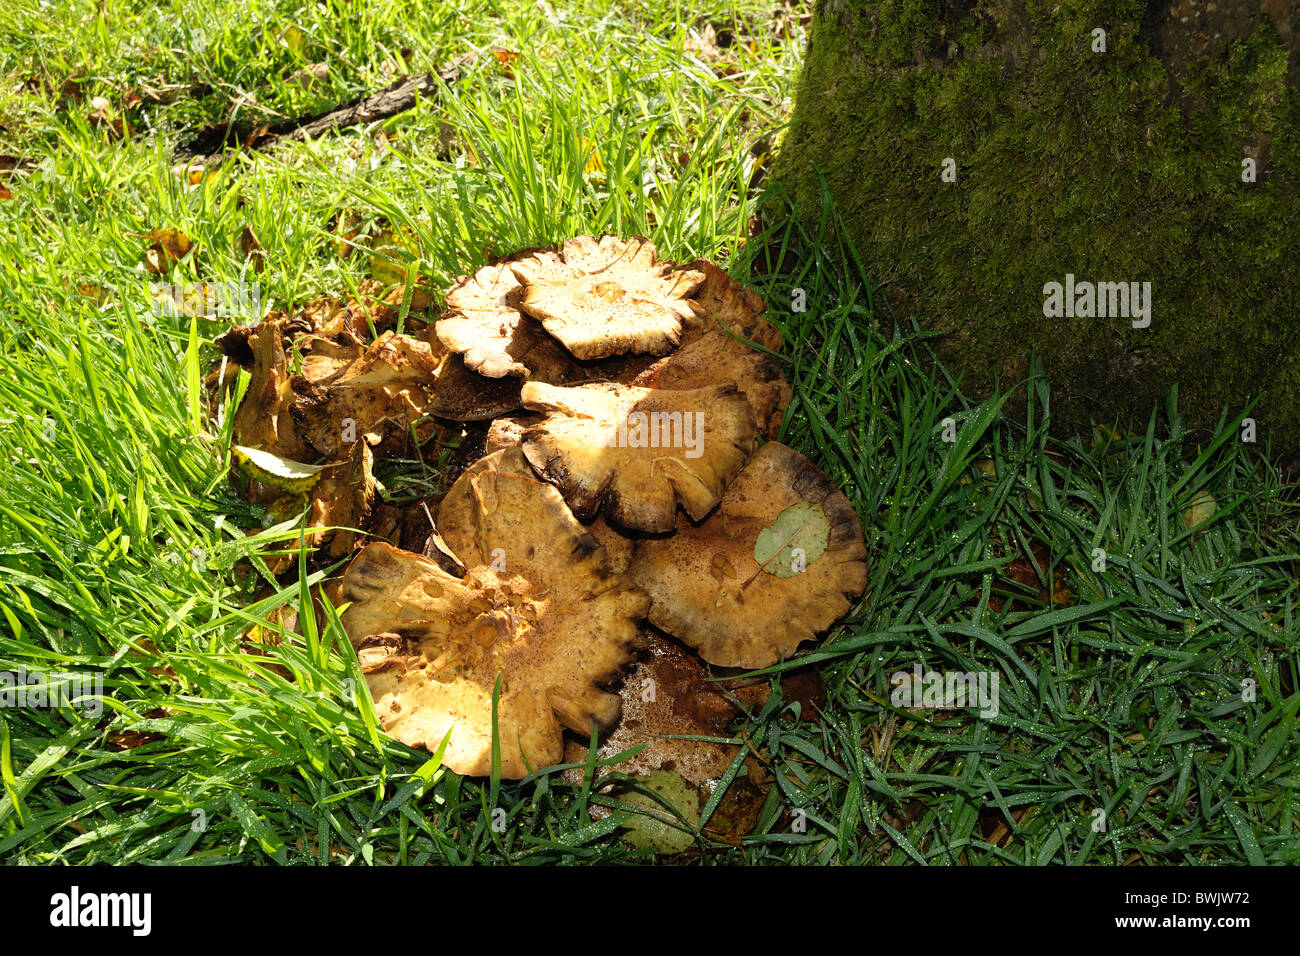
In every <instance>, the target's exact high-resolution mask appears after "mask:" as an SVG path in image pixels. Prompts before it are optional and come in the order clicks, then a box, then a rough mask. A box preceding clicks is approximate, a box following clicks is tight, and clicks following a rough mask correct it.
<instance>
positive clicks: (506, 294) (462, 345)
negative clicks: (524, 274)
mask: <svg viewBox="0 0 1300 956" xmlns="http://www.w3.org/2000/svg"><path fill="white" fill-rule="evenodd" d="M523 297H524V287H523V284H522V283H521V282H520V281H519V280H518V279H517V278H516V277H515V274H514V272H513V271H512V270H511V260H509V259H507V260H504V261H502V262H499V263H497V264H496V265H491V266H484V267H483V268H482V269H479V270H478V271H477V272H475V273H474V274H473V275H472V276H462V277H461V278H460V279H459V280H458V281H457V282H456V284H455V285H453V286H452V287H451V289H450V291H448V293H447V310H448V311H447V314H446V315H445V316H443V317H442V318H441V319H439V320H438V323H437V326H436V333H437V336H438V339H439V341H441V342H442V344H443V345H444V346H446V347H447V348H448V349H450V350H451V351H453V352H460V353H461V354H462V355H463V356H464V359H465V367H466V368H468V369H469V370H470V371H472V372H477V373H478V374H480V375H483V376H485V377H487V378H502V377H504V376H507V375H510V376H516V377H532V378H539V379H542V380H543V381H556V382H558V381H565V380H567V378H568V373H569V369H570V367H571V366H572V365H573V359H572V357H571V356H570V355H569V354H568V352H566V351H565V350H564V348H563V347H562V346H561V345H560V343H559V342H557V341H556V340H555V339H554V338H552V337H551V336H550V335H549V334H548V333H547V332H546V330H545V329H543V328H542V327H541V326H540V325H539V324H538V323H537V322H536V321H535V320H534V319H532V318H529V317H528V316H526V315H524V314H523V313H521V312H520V311H519V303H520V302H521V301H522V299H523Z"/></svg>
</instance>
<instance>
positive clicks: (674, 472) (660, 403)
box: [522, 382, 757, 532]
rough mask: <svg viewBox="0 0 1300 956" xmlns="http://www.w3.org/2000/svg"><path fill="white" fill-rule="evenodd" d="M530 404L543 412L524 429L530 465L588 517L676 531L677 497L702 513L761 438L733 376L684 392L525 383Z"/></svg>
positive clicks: (688, 509) (696, 513) (582, 516)
mask: <svg viewBox="0 0 1300 956" xmlns="http://www.w3.org/2000/svg"><path fill="white" fill-rule="evenodd" d="M522 398H523V403H524V406H525V407H526V408H528V409H530V410H533V411H541V412H545V413H546V417H545V418H543V419H542V421H541V422H540V423H538V424H537V425H535V426H533V427H532V428H530V429H529V430H528V431H527V432H525V433H524V436H523V445H522V447H523V450H524V454H525V455H526V456H527V458H528V461H529V463H530V464H531V465H532V466H533V468H534V469H535V470H536V471H537V473H538V474H539V475H541V476H542V477H543V478H545V479H546V480H548V481H550V482H552V483H554V484H555V485H556V486H557V487H558V488H559V489H560V492H561V493H562V494H563V495H564V500H565V501H567V502H568V503H569V507H570V508H572V509H573V513H574V514H575V515H577V516H578V517H579V518H580V519H584V520H585V519H589V518H591V517H592V516H594V515H595V514H596V512H597V511H598V510H599V509H601V507H602V506H603V507H604V510H605V514H606V516H607V517H608V518H609V519H610V521H612V522H613V523H614V524H617V525H621V526H623V527H626V528H634V529H636V530H639V531H649V532H663V531H671V530H672V529H673V527H674V526H675V525H676V522H677V511H676V509H677V505H678V504H680V505H681V506H682V507H683V508H684V509H685V511H686V513H687V514H688V515H690V516H691V518H693V519H695V520H697V521H698V520H700V519H701V518H703V517H704V516H705V515H706V514H708V512H709V511H710V510H711V509H712V508H713V507H714V506H715V505H716V504H717V503H718V500H719V499H720V498H721V497H722V492H723V489H724V488H726V486H727V483H728V482H729V481H730V480H731V479H732V478H733V477H734V476H735V475H736V473H737V472H738V471H740V468H741V466H742V465H743V464H744V462H745V459H746V458H747V457H748V456H749V453H750V451H751V450H752V448H753V445H754V435H755V433H756V430H757V429H756V425H755V422H754V413H753V410H752V409H751V408H750V406H749V403H748V402H747V401H746V400H745V397H744V396H743V395H741V394H740V392H739V391H737V389H736V386H735V385H734V384H732V383H730V382H728V383H724V384H721V385H712V386H709V387H708V388H698V389H690V390H682V391H670V390H666V389H649V388H636V387H633V386H625V385H615V384H610V383H603V384H597V385H583V386H578V387H576V388H565V387H560V386H553V385H544V384H542V383H540V382H526V383H525V384H524V387H523V392H522Z"/></svg>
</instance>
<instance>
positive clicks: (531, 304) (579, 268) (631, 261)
mask: <svg viewBox="0 0 1300 956" xmlns="http://www.w3.org/2000/svg"><path fill="white" fill-rule="evenodd" d="M511 269H512V270H513V272H514V274H515V275H516V276H517V277H518V279H519V281H520V282H521V283H523V285H524V296H523V301H522V303H521V307H522V310H523V311H524V312H526V313H528V314H529V315H531V316H533V317H534V318H536V319H537V320H538V321H540V322H541V323H542V326H543V327H544V328H545V329H546V331H547V332H549V333H551V335H553V336H555V337H556V338H557V339H559V340H560V341H561V342H562V343H564V346H565V347H566V348H567V349H568V350H569V351H570V352H572V353H573V354H574V355H575V356H576V357H577V358H579V359H600V358H605V357H607V356H611V355H621V354H623V353H625V352H636V353H649V354H651V355H665V354H667V353H668V352H670V351H672V349H674V348H675V347H676V346H677V345H678V344H679V343H680V342H681V335H682V325H683V323H686V324H693V323H694V320H695V315H694V312H693V311H692V309H691V307H690V305H689V304H688V303H687V301H686V297H687V296H689V295H690V294H691V293H692V292H694V291H695V289H696V288H697V287H698V286H699V285H700V283H702V282H703V281H704V276H703V275H702V274H701V273H699V272H695V271H692V270H689V269H681V268H677V267H674V266H673V265H672V263H668V262H659V261H658V257H657V253H656V250H655V247H654V246H653V245H652V244H651V243H650V242H649V240H646V239H642V238H639V237H634V238H632V239H628V240H622V239H618V238H616V237H614V236H602V237H601V238H600V239H599V240H597V239H593V238H592V237H591V236H579V237H578V238H576V239H570V240H568V241H567V242H565V243H564V245H563V247H562V248H561V249H560V251H559V252H540V253H537V254H536V255H533V256H530V257H528V258H526V259H521V260H519V261H518V262H516V263H513V264H512V265H511Z"/></svg>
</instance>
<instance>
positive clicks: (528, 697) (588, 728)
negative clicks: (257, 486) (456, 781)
mask: <svg viewBox="0 0 1300 956" xmlns="http://www.w3.org/2000/svg"><path fill="white" fill-rule="evenodd" d="M467 475H468V472H467ZM478 479H481V481H480V482H479V483H478V484H477V485H471V482H474V481H475V478H474V477H470V478H469V479H467V478H466V476H462V478H461V479H459V480H460V481H462V482H465V485H464V486H462V488H461V491H457V490H456V487H455V486H453V492H456V494H457V495H458V496H460V495H461V493H462V492H465V491H466V490H468V491H469V494H470V499H469V503H468V505H467V506H468V507H471V508H473V509H475V513H474V515H472V516H465V520H466V523H464V524H457V523H454V522H446V521H445V520H444V518H443V516H442V513H441V511H440V515H439V520H440V522H441V523H443V524H444V529H443V533H444V534H445V535H447V537H448V543H449V546H450V547H451V548H452V550H453V551H454V552H455V554H456V556H457V558H459V559H460V560H461V561H462V562H463V563H464V564H465V565H466V566H467V567H468V571H467V573H466V574H465V576H464V577H463V578H457V577H455V576H453V575H450V574H448V573H447V572H446V571H444V570H443V569H442V568H440V567H439V566H438V565H437V564H436V563H435V562H433V561H432V560H430V559H428V558H425V557H423V556H421V555H416V554H411V553H409V552H405V551H399V550H398V549H396V548H393V547H392V546H391V545H388V544H383V543H375V544H371V545H369V546H367V547H366V548H365V549H364V550H363V551H362V552H361V553H360V554H359V555H358V556H357V557H356V558H355V559H354V560H353V562H352V563H351V564H350V565H349V566H348V569H347V571H346V572H345V574H344V577H343V599H344V600H346V601H350V602H352V603H351V606H350V607H349V608H348V610H347V611H346V612H345V613H344V615H343V625H344V628H345V630H346V631H347V634H348V637H349V640H350V641H351V642H352V645H353V647H354V648H355V649H356V650H357V653H358V656H359V658H360V660H361V662H362V670H363V672H364V673H365V675H366V682H367V684H368V686H369V687H370V690H371V693H372V695H373V697H374V700H375V708H376V712H377V713H378V715H379V717H380V721H381V723H382V724H383V727H384V730H385V731H386V732H387V733H389V734H391V735H392V736H394V737H396V738H397V739H398V740H400V741H402V742H403V743H406V744H409V745H411V746H425V747H428V748H429V749H431V750H435V749H437V747H438V745H439V744H440V742H441V741H442V739H443V737H444V736H445V735H446V734H447V733H448V731H450V732H451V738H450V741H449V743H448V747H447V752H446V754H445V755H444V758H443V762H444V764H445V765H446V766H448V767H449V768H450V769H452V770H453V771H455V772H456V773H462V774H469V775H485V774H487V773H489V772H490V771H491V740H492V693H493V687H494V685H495V683H496V680H497V678H498V676H499V677H500V678H501V694H500V700H499V705H498V715H499V727H500V742H501V766H502V775H503V776H505V777H508V778H511V779H518V778H519V777H522V776H523V775H524V774H525V773H527V772H528V770H529V769H530V768H531V769H536V768H538V767H545V766H549V765H551V764H554V763H558V762H559V761H560V760H561V758H562V756H563V746H564V744H563V739H562V728H563V727H568V728H570V729H572V730H575V731H577V732H578V733H580V734H584V735H590V734H591V732H592V730H593V729H601V730H605V729H608V728H609V727H610V726H612V725H613V723H614V722H615V721H616V720H617V719H618V714H619V708H620V701H619V697H618V696H617V695H616V694H612V693H609V692H608V691H605V690H603V689H602V685H603V684H606V683H609V682H611V681H613V680H614V679H615V678H616V677H617V676H618V674H619V672H620V671H621V670H622V668H623V667H625V666H626V665H627V664H628V663H630V661H631V660H632V657H633V642H634V640H635V638H636V631H637V624H638V622H639V621H640V620H641V619H642V618H644V616H645V613H646V610H647V607H648V603H649V602H648V599H647V597H646V594H645V592H644V591H641V590H639V589H637V588H634V587H632V586H631V585H629V584H628V582H627V580H626V578H624V577H623V576H622V575H618V574H614V573H612V572H611V571H610V569H609V565H608V559H607V558H606V556H605V553H604V549H603V548H601V547H600V545H599V544H598V543H597V542H596V541H595V539H593V538H592V537H591V536H590V535H588V534H587V533H586V532H585V531H584V530H583V529H582V526H581V525H579V524H578V522H577V521H576V520H575V519H574V518H573V516H572V514H570V513H569V511H568V509H567V508H566V507H565V505H564V502H563V500H562V499H561V498H560V497H559V494H558V493H557V492H556V491H555V489H554V488H552V487H550V486H549V485H547V484H545V483H544V482H540V481H538V480H537V479H536V478H534V477H529V476H525V475H519V474H510V473H502V472H493V471H486V470H480V472H478ZM454 500H457V499H453V501H454ZM460 500H462V501H463V500H464V499H463V498H461V499H460ZM498 551H499V552H500V560H498V559H497V558H498V555H497V552H498Z"/></svg>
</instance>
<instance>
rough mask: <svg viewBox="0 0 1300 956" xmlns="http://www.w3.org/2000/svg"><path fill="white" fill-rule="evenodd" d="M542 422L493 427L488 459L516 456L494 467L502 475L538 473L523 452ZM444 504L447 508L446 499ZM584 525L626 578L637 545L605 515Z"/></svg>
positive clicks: (527, 417) (525, 418) (511, 421)
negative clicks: (526, 437)
mask: <svg viewBox="0 0 1300 956" xmlns="http://www.w3.org/2000/svg"><path fill="white" fill-rule="evenodd" d="M541 418H542V416H541V415H539V414H537V413H536V412H530V413H527V414H524V415H517V416H513V417H507V418H498V419H497V420H496V421H494V422H493V423H492V427H491V428H489V429H488V433H487V438H486V440H485V442H484V452H485V454H484V458H485V459H486V458H488V457H491V456H492V455H493V454H494V453H496V452H500V451H503V450H506V449H509V450H512V451H514V452H515V454H513V455H504V456H501V457H500V458H498V459H497V463H496V464H495V465H493V466H492V467H494V468H495V469H496V470H498V471H511V472H514V473H517V474H521V475H527V476H529V477H530V478H531V477H533V476H534V474H535V472H534V471H533V468H532V466H531V465H529V464H528V459H527V458H525V457H524V455H523V452H522V451H521V450H520V445H521V444H522V443H523V436H524V432H526V431H527V430H528V429H529V428H531V427H532V426H533V425H535V424H537V422H539V421H540V420H541ZM443 504H444V506H445V505H446V499H445V498H444V499H443ZM583 524H584V526H585V527H586V529H587V531H588V533H589V534H590V535H591V536H592V537H593V538H595V539H596V540H597V541H599V542H600V544H601V545H602V546H603V547H604V548H605V554H606V555H607V556H608V558H609V567H610V570H611V571H613V572H614V573H615V574H622V573H624V572H625V571H627V569H628V566H629V565H631V563H632V552H633V551H634V550H635V549H636V541H635V540H634V539H632V538H630V537H628V536H627V535H626V534H624V533H623V532H622V531H620V530H618V529H617V528H615V527H614V526H613V525H611V524H609V522H607V521H606V520H605V519H604V518H603V517H602V516H601V515H596V517H595V518H593V519H591V520H590V521H585V522H583Z"/></svg>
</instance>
